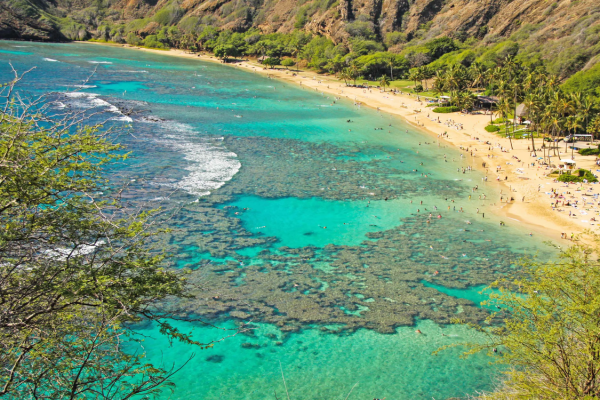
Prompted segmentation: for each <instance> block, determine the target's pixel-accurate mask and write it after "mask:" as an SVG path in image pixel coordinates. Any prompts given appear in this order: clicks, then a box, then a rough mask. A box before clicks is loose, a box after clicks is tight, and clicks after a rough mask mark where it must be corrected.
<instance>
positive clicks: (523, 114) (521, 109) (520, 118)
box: [515, 103, 529, 124]
mask: <svg viewBox="0 0 600 400" xmlns="http://www.w3.org/2000/svg"><path fill="white" fill-rule="evenodd" d="M528 113H529V109H528V108H527V107H525V104H523V103H521V104H519V105H518V106H517V112H516V114H515V117H516V118H517V123H518V124H523V123H525V120H526V119H527V114H528Z"/></svg>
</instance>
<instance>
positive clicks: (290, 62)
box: [281, 58, 296, 69]
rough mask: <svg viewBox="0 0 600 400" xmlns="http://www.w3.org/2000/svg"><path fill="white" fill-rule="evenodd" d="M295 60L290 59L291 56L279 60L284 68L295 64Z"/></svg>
mask: <svg viewBox="0 0 600 400" xmlns="http://www.w3.org/2000/svg"><path fill="white" fill-rule="evenodd" d="M295 64H296V62H295V61H294V60H293V59H291V58H286V59H284V60H283V61H281V65H283V66H284V67H285V69H287V68H288V67H291V66H292V65H295Z"/></svg>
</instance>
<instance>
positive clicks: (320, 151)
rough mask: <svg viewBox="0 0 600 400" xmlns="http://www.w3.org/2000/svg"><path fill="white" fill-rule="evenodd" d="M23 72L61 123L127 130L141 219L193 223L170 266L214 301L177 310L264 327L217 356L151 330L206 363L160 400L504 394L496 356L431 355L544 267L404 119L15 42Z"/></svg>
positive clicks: (296, 91)
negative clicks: (496, 294) (163, 217)
mask: <svg viewBox="0 0 600 400" xmlns="http://www.w3.org/2000/svg"><path fill="white" fill-rule="evenodd" d="M16 46H27V47H23V48H21V47H16ZM9 60H10V61H11V62H12V63H13V65H14V66H15V68H17V69H18V70H21V71H23V70H25V69H29V68H31V67H33V66H36V67H37V68H36V69H35V70H33V71H32V72H31V73H30V74H29V75H28V76H27V77H26V79H25V80H24V81H23V83H22V86H21V88H22V89H23V90H27V91H28V92H29V93H41V92H50V91H51V92H54V94H53V95H52V99H53V100H55V101H56V107H57V110H65V109H72V110H76V111H79V110H89V111H103V112H105V117H106V118H110V120H109V121H108V124H116V125H124V126H126V127H128V129H129V128H130V129H131V133H132V134H131V135H130V134H123V135H122V136H120V137H119V138H118V140H119V141H121V142H122V143H123V144H125V145H127V146H128V147H129V149H130V150H132V152H133V153H132V157H131V159H130V160H129V161H128V162H127V163H126V164H123V165H118V166H116V167H115V168H114V169H113V170H111V171H110V173H111V178H112V179H113V181H115V182H122V181H127V182H129V183H130V187H131V194H130V196H129V197H128V198H129V199H131V200H132V201H150V203H151V204H156V205H157V206H158V205H161V206H164V207H167V208H168V207H180V206H182V207H183V208H182V210H181V211H180V212H179V213H178V214H177V216H176V217H175V218H174V219H173V220H172V221H171V222H170V224H171V227H172V228H174V229H173V230H172V232H171V233H170V234H169V236H167V237H165V239H164V248H165V249H167V250H169V251H170V252H172V253H173V254H174V257H173V263H172V265H173V266H174V267H177V268H180V267H190V268H191V269H193V270H194V273H193V274H192V279H193V280H194V281H197V282H201V283H202V284H203V287H204V290H203V291H201V292H199V293H198V299H196V300H194V301H191V302H185V303H182V304H177V305H174V306H180V307H182V308H184V309H185V310H186V311H188V312H190V313H194V314H199V315H203V316H204V317H205V318H207V319H210V320H213V321H215V322H217V323H218V324H219V325H220V326H225V327H232V326H234V325H233V324H234V323H239V321H241V320H249V319H252V320H253V321H254V324H255V326H256V328H257V329H256V331H255V333H254V334H253V335H252V336H248V335H247V334H240V335H236V336H235V337H233V338H228V339H226V340H224V341H222V342H219V343H217V344H215V346H214V348H213V349H210V350H205V351H198V350H195V349H194V348H192V347H189V346H184V345H180V344H176V345H174V346H173V347H170V346H169V344H168V343H167V342H166V341H165V340H164V338H161V337H160V335H159V334H158V332H157V331H156V330H153V329H142V330H141V331H142V332H143V333H144V334H146V335H148V336H149V338H148V339H147V340H146V343H145V347H144V348H145V349H146V350H147V351H148V355H149V356H150V358H151V359H152V360H154V361H156V362H159V363H160V362H163V363H165V364H166V365H170V364H171V363H179V362H181V361H182V360H184V359H185V358H186V357H187V356H188V355H190V354H191V353H193V352H195V353H196V357H195V358H194V359H193V360H192V361H191V362H190V363H189V364H188V365H187V366H186V368H185V369H184V370H183V371H182V372H180V373H179V374H178V375H176V376H175V382H176V383H177V385H178V389H177V391H176V392H175V393H174V394H173V395H171V396H169V395H168V394H165V395H164V398H169V397H170V398H174V399H180V398H181V399H199V398H201V399H222V398H227V399H232V400H235V399H240V400H241V399H264V398H275V396H274V392H275V391H276V392H277V396H278V398H284V396H285V393H284V389H283V387H282V380H281V375H280V371H279V362H281V364H282V366H283V368H284V372H285V376H286V381H287V383H288V388H289V389H290V398H293V399H322V398H332V399H337V398H339V399H344V398H345V397H346V395H347V394H348V392H350V389H351V388H352V387H353V386H354V385H355V384H356V383H358V386H356V387H355V389H354V390H353V392H352V395H351V397H349V399H359V398H363V399H368V398H373V397H378V398H383V397H387V398H388V399H392V398H393V399H419V398H423V399H426V398H427V399H429V398H432V397H435V398H436V399H442V398H449V397H456V396H464V395H465V394H467V393H474V392H475V391H478V390H485V389H488V388H490V387H491V384H492V382H493V377H494V374H495V373H496V372H497V370H496V368H495V367H493V366H491V365H489V362H490V359H488V358H487V357H486V356H483V355H479V356H476V357H473V358H471V359H469V360H466V361H465V360H461V359H459V358H458V354H459V350H451V351H446V352H443V353H441V354H439V355H437V356H432V355H431V352H432V351H434V350H436V349H437V348H439V347H440V346H443V345H445V344H450V343H455V342H460V341H463V340H480V338H478V337H477V335H476V334H475V333H474V332H472V331H470V330H468V329H467V328H465V327H459V326H452V325H448V322H449V321H450V319H451V318H453V317H455V316H459V317H461V318H464V319H466V320H468V321H471V322H478V321H481V320H483V319H484V318H485V317H486V316H487V312H488V311H487V310H486V309H483V308H481V307H480V306H479V302H480V301H481V300H483V299H484V297H483V296H482V295H480V294H479V293H478V292H479V291H480V290H481V288H482V287H484V286H485V285H486V284H488V283H490V282H491V281H493V280H494V279H495V278H497V277H499V276H501V275H502V274H506V273H509V272H511V271H513V270H514V268H515V266H514V263H515V262H516V260H517V259H518V258H519V257H521V256H523V255H531V254H535V253H536V252H537V251H539V250H540V249H543V247H541V246H540V244H539V243H540V242H541V241H540V238H536V237H529V235H528V232H523V231H522V230H520V229H518V227H511V226H509V227H506V228H500V227H499V225H498V222H499V221H498V219H497V218H495V217H494V216H493V215H491V214H490V213H489V212H487V213H486V215H485V218H483V217H482V216H481V214H477V213H476V208H481V209H482V211H485V210H486V209H487V208H488V207H489V206H488V203H489V202H490V201H492V200H486V201H480V200H475V198H476V197H477V196H473V200H469V199H468V196H469V194H472V191H471V188H472V187H473V186H474V185H479V187H480V188H479V190H478V192H476V194H477V193H479V194H480V193H485V194H486V195H487V198H488V199H495V198H497V193H496V189H495V188H494V187H493V186H486V185H484V184H483V183H482V179H481V178H482V177H483V176H482V175H481V174H480V173H478V172H471V173H468V174H462V173H458V172H457V168H461V167H466V166H468V165H469V161H468V159H467V157H465V158H461V157H460V153H459V152H458V151H456V150H454V149H451V148H448V147H446V146H445V145H443V144H442V143H439V142H437V140H436V138H435V137H431V136H426V135H425V134H424V133H422V132H419V131H417V130H415V129H414V128H412V127H410V126H409V125H408V124H406V123H405V122H404V121H402V120H400V119H397V118H394V117H391V116H389V115H385V114H381V113H378V112H376V111H374V110H370V109H367V108H365V107H362V108H360V109H358V108H356V107H354V106H353V104H352V102H350V101H346V100H343V99H342V100H337V101H336V100H335V98H334V97H333V96H328V95H322V94H319V93H315V92H314V91H307V90H303V89H300V88H297V87H294V86H290V85H287V84H284V83H281V82H279V81H275V80H271V79H267V78H265V77H262V76H258V75H255V74H252V73H249V72H247V71H240V70H238V69H236V68H230V67H225V66H221V65H218V64H209V63H203V62H199V61H197V60H187V59H177V58H172V57H167V56H162V55H154V54H147V53H142V52H136V51H132V50H127V49H122V48H108V47H101V46H95V45H83V44H45V43H40V44H32V43H20V42H0V79H1V81H3V82H4V81H7V80H9V79H10V78H11V75H10V70H9V67H8V64H7V61H9ZM94 71H95V72H94ZM73 91H77V92H76V93H72V92H73ZM334 101H335V102H334ZM95 118H100V117H95ZM348 119H350V120H352V121H353V122H351V123H348V122H346V121H347V120H348ZM379 128H382V129H379ZM421 202H422V203H421ZM461 207H462V208H463V209H464V210H465V212H459V211H460V209H461ZM430 214H431V219H430V220H429V222H427V221H428V219H429V218H428V217H429V215H430ZM438 215H439V216H440V217H441V218H438ZM215 298H217V300H215ZM189 328H190V329H195V332H196V333H197V336H198V338H199V339H201V340H208V339H209V338H215V337H220V336H227V335H228V334H229V332H222V331H214V330H207V329H205V328H201V327H194V326H190V327H189ZM417 329H419V330H421V332H423V333H422V334H417V333H415V331H416V330H417ZM245 343H246V344H245ZM248 343H249V344H248Z"/></svg>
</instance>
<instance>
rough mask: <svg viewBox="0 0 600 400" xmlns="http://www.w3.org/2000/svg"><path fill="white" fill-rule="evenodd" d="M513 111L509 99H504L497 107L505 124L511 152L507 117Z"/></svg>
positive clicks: (510, 137) (510, 136)
mask: <svg viewBox="0 0 600 400" xmlns="http://www.w3.org/2000/svg"><path fill="white" fill-rule="evenodd" d="M512 109H513V103H512V101H511V99H510V98H509V97H504V98H503V99H502V101H501V102H500V104H499V105H498V111H500V113H501V114H502V118H503V119H504V123H505V132H506V135H507V136H508V140H509V142H510V149H511V150H513V144H512V135H510V134H509V132H508V116H509V114H510V112H511V111H512Z"/></svg>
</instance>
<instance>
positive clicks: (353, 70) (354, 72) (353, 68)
mask: <svg viewBox="0 0 600 400" xmlns="http://www.w3.org/2000/svg"><path fill="white" fill-rule="evenodd" d="M348 72H349V73H350V77H351V78H352V79H354V86H356V79H357V78H358V77H359V76H360V68H359V66H358V63H357V62H356V60H352V62H351V63H350V67H349V69H348Z"/></svg>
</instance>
